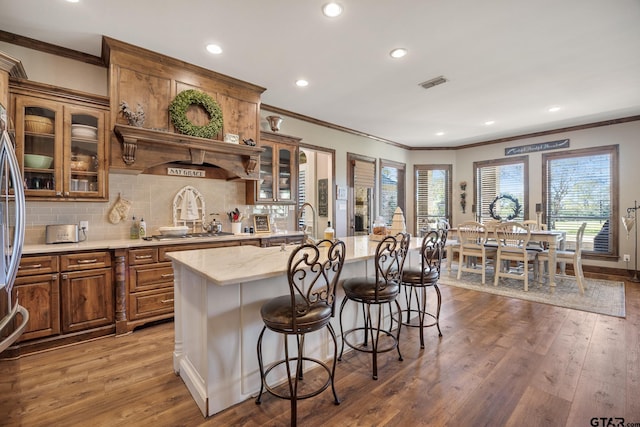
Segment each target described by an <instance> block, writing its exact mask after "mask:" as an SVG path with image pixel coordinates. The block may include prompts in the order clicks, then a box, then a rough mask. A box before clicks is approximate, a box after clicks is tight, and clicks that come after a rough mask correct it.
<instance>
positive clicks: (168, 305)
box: [129, 288, 173, 320]
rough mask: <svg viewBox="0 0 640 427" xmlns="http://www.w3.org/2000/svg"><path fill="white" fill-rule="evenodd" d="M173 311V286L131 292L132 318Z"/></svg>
mask: <svg viewBox="0 0 640 427" xmlns="http://www.w3.org/2000/svg"><path fill="white" fill-rule="evenodd" d="M168 313H173V288H164V289H158V290H153V291H142V292H136V293H132V294H129V318H130V319H131V320H136V319H141V318H145V317H151V316H156V315H160V314H168Z"/></svg>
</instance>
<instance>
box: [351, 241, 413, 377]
mask: <svg viewBox="0 0 640 427" xmlns="http://www.w3.org/2000/svg"><path fill="white" fill-rule="evenodd" d="M409 239H410V236H409V234H406V233H399V234H397V235H396V236H387V237H385V238H384V239H383V240H382V241H380V243H378V246H377V247H376V254H375V261H374V268H375V276H373V277H355V278H350V279H345V280H344V281H343V282H342V288H343V289H344V293H345V298H344V299H343V300H342V303H341V305H340V333H341V335H342V348H341V350H340V356H339V357H338V360H342V354H343V352H344V345H345V344H346V345H347V346H349V347H351V348H352V349H354V350H357V351H363V352H366V353H371V355H372V364H373V379H374V380H377V379H378V353H384V352H387V351H391V350H393V349H394V348H395V349H397V351H398V359H399V360H402V354H401V353H400V347H399V345H398V343H399V340H400V329H401V326H402V323H400V322H398V330H397V333H396V335H395V336H394V335H393V325H394V317H393V313H391V310H392V308H391V303H393V302H395V305H396V308H397V316H398V319H399V316H400V315H401V308H400V303H398V300H397V297H398V294H399V293H400V281H401V278H402V269H403V267H404V260H405V258H406V255H407V251H408V249H409ZM347 301H354V302H356V303H360V304H361V305H362V314H363V321H364V322H363V324H362V325H360V326H356V327H354V328H352V329H349V330H347V331H345V330H344V327H343V312H344V307H345V305H346V303H347ZM387 304H388V306H389V311H390V313H389V326H388V327H385V326H384V324H383V317H382V313H383V311H384V306H385V305H387ZM371 306H377V321H376V323H374V322H373V317H372V315H371ZM356 332H363V333H364V335H363V339H364V342H363V344H362V345H358V344H356V343H354V342H353V341H351V340H350V339H349V338H350V337H351V336H352V335H353V334H355V333H356ZM380 335H382V336H383V337H389V338H391V341H392V342H391V344H389V345H388V346H386V347H384V348H382V349H381V348H379V347H378V343H379V340H380ZM352 339H355V337H352ZM369 339H371V347H369Z"/></svg>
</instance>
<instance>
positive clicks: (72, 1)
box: [67, 0, 80, 3]
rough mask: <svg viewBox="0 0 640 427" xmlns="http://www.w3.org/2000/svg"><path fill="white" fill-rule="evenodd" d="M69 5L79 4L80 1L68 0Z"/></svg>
mask: <svg viewBox="0 0 640 427" xmlns="http://www.w3.org/2000/svg"><path fill="white" fill-rule="evenodd" d="M67 2H68V3H79V2H80V0H67Z"/></svg>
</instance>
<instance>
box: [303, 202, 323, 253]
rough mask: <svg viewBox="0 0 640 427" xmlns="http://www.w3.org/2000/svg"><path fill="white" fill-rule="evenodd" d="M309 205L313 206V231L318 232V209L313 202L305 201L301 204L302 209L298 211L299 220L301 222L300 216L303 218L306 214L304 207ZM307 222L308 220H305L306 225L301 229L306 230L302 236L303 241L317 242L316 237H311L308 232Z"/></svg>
mask: <svg viewBox="0 0 640 427" xmlns="http://www.w3.org/2000/svg"><path fill="white" fill-rule="evenodd" d="M306 207H309V208H311V213H312V215H313V218H312V220H313V233H314V234H315V233H317V232H318V223H317V218H316V210H315V209H314V207H313V205H312V204H311V203H308V202H305V203H303V204H302V205H301V206H300V210H299V211H298V222H300V218H302V215H304V208H306ZM306 223H307V221H306V220H305V226H304V227H300V231H302V232H304V237H303V238H302V242H303V243H313V244H315V242H316V239H315V238H314V237H311V236H309V235H308V234H307V227H306Z"/></svg>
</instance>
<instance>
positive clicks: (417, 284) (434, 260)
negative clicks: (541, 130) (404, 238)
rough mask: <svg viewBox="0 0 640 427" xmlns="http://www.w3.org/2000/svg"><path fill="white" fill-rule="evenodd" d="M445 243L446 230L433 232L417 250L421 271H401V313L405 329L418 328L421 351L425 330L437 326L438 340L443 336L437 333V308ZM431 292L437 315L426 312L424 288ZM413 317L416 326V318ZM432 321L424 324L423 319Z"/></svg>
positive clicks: (438, 326)
mask: <svg viewBox="0 0 640 427" xmlns="http://www.w3.org/2000/svg"><path fill="white" fill-rule="evenodd" d="M446 241H447V230H446V229H441V230H437V231H436V230H432V231H430V232H429V233H427V235H426V236H424V238H423V239H422V246H421V248H420V267H414V268H410V267H405V268H404V270H403V271H402V287H403V289H404V297H405V303H406V307H407V308H406V309H404V310H402V313H403V315H406V317H405V319H406V320H405V321H404V322H402V324H403V325H404V326H409V327H415V328H420V348H424V328H428V327H430V326H437V328H438V336H440V337H441V336H442V331H441V330H440V307H441V305H442V295H441V294H440V288H438V279H439V278H440V265H441V263H442V256H443V253H444V247H445V244H446ZM431 287H432V288H434V289H435V290H436V295H437V297H438V301H437V305H436V312H435V314H434V313H430V312H428V311H427V288H431ZM413 315H416V317H417V322H416V319H415V318H412V316H413ZM428 317H431V318H433V321H432V322H431V323H427V324H425V318H428Z"/></svg>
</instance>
